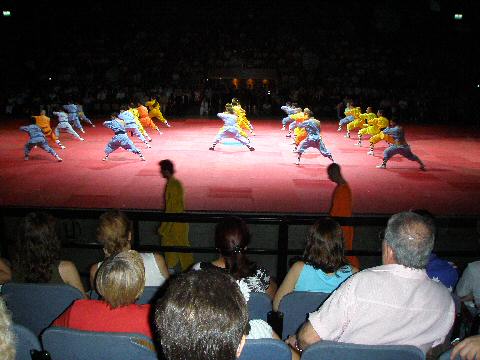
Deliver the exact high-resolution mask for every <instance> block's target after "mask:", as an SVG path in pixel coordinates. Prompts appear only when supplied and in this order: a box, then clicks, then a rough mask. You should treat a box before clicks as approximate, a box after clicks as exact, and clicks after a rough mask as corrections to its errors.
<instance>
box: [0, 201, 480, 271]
mask: <svg viewBox="0 0 480 360" xmlns="http://www.w3.org/2000/svg"><path fill="white" fill-rule="evenodd" d="M107 210H109V209H78V208H32V207H28V208H27V207H0V217H1V220H2V221H1V226H2V229H0V230H1V234H5V231H4V229H5V228H4V226H5V221H6V218H7V217H23V216H25V215H26V214H27V213H29V212H31V211H46V212H48V213H49V214H51V215H53V216H55V217H56V218H59V219H92V220H93V219H98V218H99V217H100V215H101V214H102V213H104V212H105V211H107ZM122 211H123V212H124V213H125V214H126V215H127V217H128V218H129V219H130V220H131V221H132V222H133V230H134V233H133V246H132V247H133V248H134V249H136V250H139V251H160V252H191V253H216V252H217V251H216V249H215V248H213V247H182V246H157V245H142V244H141V241H140V235H139V222H140V221H158V222H162V221H175V222H188V223H218V222H219V221H220V220H221V219H222V218H224V217H226V216H229V215H232V214H235V215H237V216H240V217H242V218H243V219H244V220H245V221H246V222H247V223H248V224H263V225H277V226H278V237H277V248H276V249H266V248H249V249H248V253H250V254H260V255H277V277H278V278H279V279H283V277H284V276H285V274H286V273H287V267H288V256H289V255H301V254H302V251H303V250H301V249H290V248H289V246H288V228H289V226H291V225H309V224H313V223H314V222H315V221H316V220H318V218H319V217H322V216H328V214H301V215H295V214H279V213H240V212H235V213H231V212H218V213H208V212H185V213H181V214H167V213H164V212H162V211H155V210H135V209H122ZM389 216H390V215H388V214H382V215H355V216H352V217H335V219H336V220H337V221H338V222H339V223H340V225H345V226H385V225H386V223H387V220H388V218H389ZM477 221H478V218H477V217H475V216H444V217H437V218H436V219H435V223H436V225H437V227H438V228H473V229H475V228H476V226H477ZM1 241H2V244H1V245H2V248H3V249H5V248H6V246H7V244H5V241H6V240H5V236H2V237H1ZM64 246H65V247H67V248H83V249H101V245H100V244H99V243H97V242H92V243H83V242H82V243H78V242H69V243H67V244H65V245H64ZM345 254H346V255H354V256H380V255H381V252H380V251H379V250H348V251H346V252H345ZM437 254H438V255H439V256H444V257H475V256H477V257H480V252H478V251H477V252H472V251H458V250H457V251H455V250H454V251H438V252H437Z"/></svg>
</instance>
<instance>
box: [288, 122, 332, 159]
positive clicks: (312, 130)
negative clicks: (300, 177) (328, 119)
mask: <svg viewBox="0 0 480 360" xmlns="http://www.w3.org/2000/svg"><path fill="white" fill-rule="evenodd" d="M297 127H299V128H304V129H305V130H306V131H307V138H306V139H305V140H303V141H302V142H301V143H300V145H299V148H298V150H297V151H296V152H297V153H298V158H297V161H296V162H295V165H300V158H301V157H302V154H303V153H304V152H305V150H307V149H308V148H310V147H313V148H316V149H318V150H319V151H320V153H321V154H322V155H323V156H325V157H328V158H329V159H330V160H332V162H333V157H332V154H331V153H330V151H329V150H328V149H327V147H326V146H325V144H324V143H323V140H322V136H321V135H320V121H318V120H317V119H315V118H309V119H308V120H305V121H303V122H301V123H299V124H297Z"/></svg>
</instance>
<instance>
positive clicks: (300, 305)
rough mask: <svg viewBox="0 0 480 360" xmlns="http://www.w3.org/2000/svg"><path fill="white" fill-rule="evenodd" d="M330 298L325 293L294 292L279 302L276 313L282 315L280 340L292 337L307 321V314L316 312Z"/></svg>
mask: <svg viewBox="0 0 480 360" xmlns="http://www.w3.org/2000/svg"><path fill="white" fill-rule="evenodd" d="M329 296H330V294H327V293H321V292H308V291H294V292H292V293H290V294H287V295H285V296H284V297H283V298H282V300H281V301H280V305H279V306H278V311H279V312H280V313H282V314H283V330H282V335H281V336H282V338H283V339H286V338H287V337H288V336H289V335H294V334H295V333H296V332H297V329H298V328H299V327H300V326H301V325H302V324H303V323H304V322H305V320H307V316H308V313H311V312H313V311H315V310H317V309H318V308H319V307H320V305H322V304H323V302H324V301H325V300H326V299H327V298H328V297H329Z"/></svg>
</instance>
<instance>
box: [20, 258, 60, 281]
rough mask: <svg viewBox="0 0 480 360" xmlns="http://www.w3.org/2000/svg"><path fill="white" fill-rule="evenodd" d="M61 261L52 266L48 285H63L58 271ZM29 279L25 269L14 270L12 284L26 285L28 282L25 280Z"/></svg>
mask: <svg viewBox="0 0 480 360" xmlns="http://www.w3.org/2000/svg"><path fill="white" fill-rule="evenodd" d="M60 262H61V260H58V261H56V262H54V263H53V264H52V265H50V274H51V277H50V281H48V284H63V279H62V277H61V276H60V272H59V271H58V267H59V266H60ZM26 278H27V274H26V273H24V272H23V269H18V270H17V269H15V268H14V269H13V273H12V282H17V283H25V282H27V281H26V280H25V279H26Z"/></svg>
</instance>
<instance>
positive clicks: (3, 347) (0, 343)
mask: <svg viewBox="0 0 480 360" xmlns="http://www.w3.org/2000/svg"><path fill="white" fill-rule="evenodd" d="M11 326H12V319H11V317H10V313H9V312H8V310H7V306H6V305H5V302H4V301H3V299H2V298H1V297H0V354H2V359H3V360H15V352H16V351H15V336H14V334H13V332H12V330H11Z"/></svg>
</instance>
